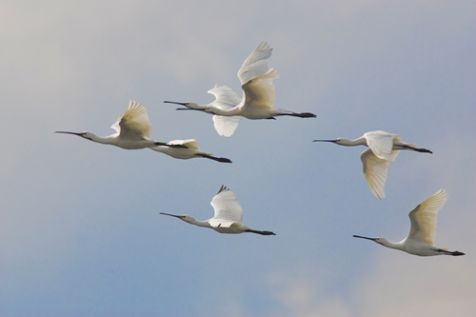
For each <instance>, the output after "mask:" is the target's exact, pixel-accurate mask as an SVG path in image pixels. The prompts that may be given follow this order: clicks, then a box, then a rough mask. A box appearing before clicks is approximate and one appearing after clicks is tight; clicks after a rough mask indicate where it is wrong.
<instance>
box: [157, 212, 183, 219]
mask: <svg viewBox="0 0 476 317" xmlns="http://www.w3.org/2000/svg"><path fill="white" fill-rule="evenodd" d="M160 214H161V215H166V216H170V217H175V218H179V219H181V218H182V217H183V216H179V215H174V214H169V213H166V212H161V213H160Z"/></svg>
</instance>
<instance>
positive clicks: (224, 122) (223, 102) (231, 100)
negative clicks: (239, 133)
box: [208, 85, 241, 137]
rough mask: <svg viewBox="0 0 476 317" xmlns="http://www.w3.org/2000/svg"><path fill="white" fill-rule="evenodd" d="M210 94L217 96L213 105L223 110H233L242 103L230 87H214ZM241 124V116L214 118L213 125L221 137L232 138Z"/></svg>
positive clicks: (215, 116) (217, 116)
mask: <svg viewBox="0 0 476 317" xmlns="http://www.w3.org/2000/svg"><path fill="white" fill-rule="evenodd" d="M208 93H209V94H212V95H213V96H215V100H214V101H213V102H212V103H211V105H213V106H215V107H217V108H221V109H231V108H233V107H236V106H237V105H238V104H239V103H240V102H241V98H240V97H238V95H237V94H236V93H235V92H234V91H233V89H231V88H230V87H228V86H224V85H223V86H217V85H215V87H213V88H212V89H210V90H209V91H208ZM239 122H240V117H239V116H230V117H229V116H219V115H214V116H213V125H214V127H215V130H216V131H217V132H218V134H219V135H221V136H225V137H230V136H232V135H233V133H235V130H236V128H238V124H239Z"/></svg>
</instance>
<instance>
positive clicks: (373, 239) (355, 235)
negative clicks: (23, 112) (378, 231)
mask: <svg viewBox="0 0 476 317" xmlns="http://www.w3.org/2000/svg"><path fill="white" fill-rule="evenodd" d="M353 237H354V238H360V239H367V240H371V241H375V240H377V238H370V237H364V236H359V235H357V234H354V235H353Z"/></svg>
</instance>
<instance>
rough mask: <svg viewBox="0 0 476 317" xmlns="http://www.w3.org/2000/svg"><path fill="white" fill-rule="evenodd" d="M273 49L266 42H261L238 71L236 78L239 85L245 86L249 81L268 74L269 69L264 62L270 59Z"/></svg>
mask: <svg viewBox="0 0 476 317" xmlns="http://www.w3.org/2000/svg"><path fill="white" fill-rule="evenodd" d="M272 52H273V49H272V48H271V47H270V46H269V44H268V43H266V42H261V43H260V44H259V45H258V47H256V48H255V49H254V50H253V52H251V53H250V55H249V56H248V57H247V58H246V59H245V61H244V62H243V64H242V65H241V67H240V69H239V70H238V78H239V79H240V82H241V85H244V84H246V83H247V82H248V81H250V80H251V79H254V78H256V77H258V76H261V75H263V74H265V73H266V72H268V70H269V67H268V63H267V62H266V60H267V59H268V58H269V57H271V53H272Z"/></svg>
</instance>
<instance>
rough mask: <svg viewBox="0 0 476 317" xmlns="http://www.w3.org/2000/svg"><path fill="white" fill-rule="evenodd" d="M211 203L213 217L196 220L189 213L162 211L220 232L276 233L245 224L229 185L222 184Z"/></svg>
mask: <svg viewBox="0 0 476 317" xmlns="http://www.w3.org/2000/svg"><path fill="white" fill-rule="evenodd" d="M211 205H212V207H213V210H214V215H213V217H212V218H210V219H207V220H203V221H200V220H196V219H195V218H193V217H190V216H187V215H174V214H170V213H165V212H161V214H162V215H166V216H171V217H175V218H178V219H180V220H182V221H185V222H187V223H189V224H192V225H195V226H198V227H204V228H210V229H213V230H215V231H216V232H219V233H232V234H236V233H243V232H252V233H257V234H261V235H274V234H275V233H274V232H271V231H266V230H255V229H252V228H249V227H247V226H245V225H243V223H242V220H243V210H242V208H241V206H240V204H239V203H238V200H237V199H236V196H235V194H234V193H233V192H232V191H230V190H229V189H228V188H227V187H225V186H221V187H220V189H219V190H218V193H217V194H216V195H215V196H213V199H212V201H211Z"/></svg>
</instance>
